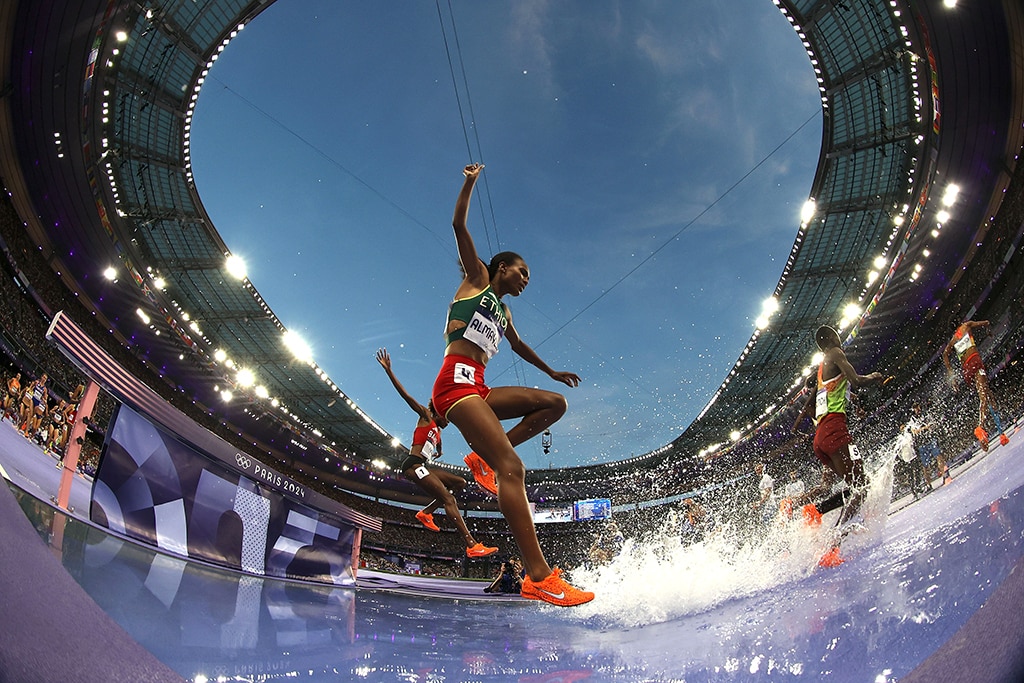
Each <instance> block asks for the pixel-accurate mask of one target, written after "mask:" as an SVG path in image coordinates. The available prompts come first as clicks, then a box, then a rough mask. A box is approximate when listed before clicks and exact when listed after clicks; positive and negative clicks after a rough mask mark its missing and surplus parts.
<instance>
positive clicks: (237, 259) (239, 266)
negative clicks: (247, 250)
mask: <svg viewBox="0 0 1024 683" xmlns="http://www.w3.org/2000/svg"><path fill="white" fill-rule="evenodd" d="M224 267H225V268H227V269H228V273H229V274H230V275H231V277H233V278H235V279H237V280H244V279H245V278H246V275H247V271H246V268H245V261H244V260H243V259H242V257H241V256H238V255H237V254H231V255H229V256H228V257H227V259H226V260H225V261H224Z"/></svg>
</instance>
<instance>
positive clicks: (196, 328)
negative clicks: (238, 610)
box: [0, 0, 1024, 482]
mask: <svg viewBox="0 0 1024 683" xmlns="http://www.w3.org/2000/svg"><path fill="white" fill-rule="evenodd" d="M765 1H766V2H767V1H768V0H765ZM774 2H775V4H776V5H777V6H778V7H779V9H780V11H782V13H783V14H784V15H785V16H786V17H787V18H788V19H789V20H790V22H791V24H792V25H793V29H794V40H800V41H801V42H802V44H803V45H804V47H805V48H806V50H807V53H808V60H809V63H808V68H811V69H813V70H814V72H815V75H816V76H817V78H818V83H819V86H820V92H821V101H822V108H823V113H824V117H823V121H824V125H823V139H822V151H821V157H820V160H819V164H818V170H817V173H816V177H815V180H814V183H813V187H812V192H811V195H812V198H813V199H814V206H813V211H809V213H808V214H807V218H806V220H805V221H804V223H802V224H801V225H800V226H799V230H798V233H797V238H796V240H795V242H794V244H793V248H792V251H791V254H790V257H789V260H788V261H787V263H786V265H785V267H784V270H783V272H782V273H781V274H780V280H779V283H778V285H777V287H776V290H775V293H774V298H775V300H776V302H777V304H778V310H777V312H775V313H774V314H773V315H771V317H770V318H767V319H766V321H765V322H766V324H765V325H764V327H763V329H759V330H758V331H757V332H755V333H754V335H753V336H752V337H751V339H750V342H749V343H748V344H747V346H746V347H745V348H744V350H743V351H742V353H741V355H740V357H739V358H738V359H737V361H736V363H735V365H734V367H733V369H732V370H731V371H730V373H729V374H728V376H727V377H725V378H723V381H722V384H721V386H720V388H719V389H718V391H717V392H716V393H715V394H714V396H711V397H708V399H709V400H708V405H707V407H706V408H705V410H704V411H703V412H702V413H701V415H700V416H699V417H698V418H697V420H696V421H695V422H694V423H693V424H692V425H691V426H690V427H688V428H687V429H686V430H685V431H684V433H683V434H682V435H680V436H679V438H677V439H676V440H675V441H673V442H672V443H671V444H666V446H665V447H664V448H662V449H659V451H658V452H656V453H653V454H646V455H644V456H641V457H639V458H634V459H633V460H634V461H636V462H635V464H632V463H631V462H625V461H624V462H620V463H611V464H607V465H599V466H594V467H592V468H574V469H573V470H569V471H563V472H555V471H548V472H537V473H533V474H532V475H531V476H532V477H533V478H534V479H533V480H534V481H535V482H538V481H550V482H558V481H569V480H570V479H587V478H588V473H587V472H586V471H580V470H593V471H594V473H597V472H600V471H605V470H607V468H608V467H614V468H617V469H620V470H629V469H631V468H632V467H634V466H648V465H650V464H652V463H654V462H656V461H657V462H662V461H665V460H673V459H675V460H678V459H686V458H693V457H695V456H697V455H698V454H702V453H704V452H706V449H708V448H709V447H714V446H715V445H721V444H724V443H727V442H728V441H729V440H730V439H732V438H734V437H735V436H736V435H739V434H744V433H749V432H751V431H752V430H753V429H755V428H756V427H757V425H758V424H760V423H762V422H764V421H765V420H769V419H771V418H772V417H773V415H775V414H777V413H778V411H779V410H781V409H782V407H783V406H785V405H786V403H787V401H789V400H791V399H792V397H793V395H794V393H795V392H796V391H797V389H798V386H799V384H800V381H801V373H803V372H804V369H805V368H806V367H808V365H809V364H810V362H811V356H812V353H813V350H814V349H813V332H814V330H815V329H816V328H817V327H818V326H819V325H821V324H833V325H835V326H840V324H841V323H840V321H841V319H843V318H844V315H845V316H846V318H847V320H846V323H845V324H844V325H843V330H842V331H843V333H844V334H845V335H848V336H849V337H850V338H851V339H853V338H854V337H856V339H855V343H853V344H851V345H850V346H849V351H848V352H849V353H850V355H851V358H853V359H855V361H856V362H864V363H868V364H870V362H871V361H872V360H873V359H877V358H878V357H879V356H881V355H882V354H884V353H886V352H887V351H888V350H889V349H890V347H892V345H893V344H894V343H895V341H894V340H895V339H896V338H897V334H896V332H895V331H894V328H898V327H899V325H896V324H894V323H896V322H897V321H899V320H923V319H925V318H926V317H927V316H928V315H930V312H931V311H933V310H934V309H935V308H937V307H939V306H941V305H942V303H943V301H944V298H945V294H946V293H948V292H949V291H950V288H951V287H952V285H953V284H955V283H956V281H957V279H958V277H959V276H958V273H960V272H962V271H963V270H964V269H965V268H966V267H967V265H968V264H969V263H970V261H971V258H972V256H973V254H974V252H975V249H976V247H977V244H978V243H979V242H980V241H981V239H983V237H984V231H985V226H986V222H987V221H988V220H989V218H990V217H991V216H992V215H993V213H994V211H995V209H997V208H998V205H999V202H1000V201H1001V199H1002V191H1003V190H1004V189H1005V188H1006V186H1007V184H1008V182H1009V176H1010V174H1011V172H1012V170H1013V166H1014V165H1015V163H1016V154H1017V152H1018V150H1019V149H1020V146H1021V142H1022V129H1021V121H1022V118H1024V113H1022V107H1024V105H1022V102H1024V93H1022V92H1021V88H1022V83H1024V73H1022V72H1024V66H1022V64H1024V59H1022V47H1024V10H1022V8H1021V7H1020V6H1019V4H1018V3H1016V2H1014V1H1013V0H1005V1H1003V2H988V3H974V4H972V5H971V6H970V7H964V8H961V9H958V10H957V11H956V12H949V11H947V10H945V9H944V8H943V7H942V6H941V5H940V3H938V2H933V1H931V0H929V1H928V2H919V1H916V0H915V1H911V2H906V1H904V0H899V1H895V0H887V1H884V2H883V1H881V0H846V1H845V2H834V1H832V0H817V1H807V0H804V1H798V2H783V1H781V0H774ZM268 4H269V3H265V2H253V1H250V2H243V1H241V0H209V1H207V2H196V1H195V0H166V1H164V2H149V3H136V2H115V1H111V0H81V1H79V2H59V3H36V2H27V1H21V2H8V3H4V4H3V6H2V8H0V37H2V39H3V45H7V46H10V48H9V50H6V51H4V52H2V53H0V73H2V74H3V76H4V85H3V97H2V99H0V141H2V143H0V144H2V146H0V174H2V177H3V180H4V183H5V185H6V188H7V189H8V191H9V192H11V195H12V200H13V202H14V204H15V206H16V208H17V209H18V211H19V213H20V215H21V216H23V217H24V218H25V219H26V221H27V229H28V231H29V233H30V235H31V236H32V238H33V240H34V241H35V242H36V243H37V244H38V245H39V246H40V248H41V250H42V251H43V253H44V254H45V256H46V258H47V259H48V261H49V263H50V265H51V266H52V268H53V270H54V271H55V272H56V273H58V274H59V277H60V278H61V279H62V280H63V281H64V283H65V284H66V285H67V286H68V287H69V288H70V289H71V290H72V291H74V292H76V293H77V295H78V296H79V298H80V299H81V300H82V301H83V302H84V303H85V305H86V307H87V308H89V309H91V310H92V311H94V313H95V315H96V317H97V318H98V319H100V320H102V321H103V322H104V323H105V324H106V325H107V327H108V329H109V330H110V331H111V334H113V335H114V336H115V337H116V338H117V339H118V340H119V341H121V342H122V343H124V344H125V345H127V346H128V347H129V348H131V349H132V350H133V351H134V352H135V353H136V354H138V355H139V356H140V357H143V358H145V359H146V360H147V362H148V363H149V364H150V365H151V366H153V367H154V368H156V369H158V371H159V372H161V373H162V374H163V375H164V376H165V377H166V378H168V379H169V381H170V382H171V383H172V384H174V385H177V386H178V387H180V388H181V389H182V390H183V391H186V392H187V393H188V394H189V395H191V396H195V397H196V398H198V399H202V400H203V401H205V402H206V403H208V404H210V403H213V402H214V400H213V398H212V397H213V396H214V393H215V389H216V390H219V391H223V390H224V389H226V388H230V389H231V390H232V391H233V393H234V395H235V399H236V400H234V401H233V402H232V403H231V405H230V406H221V407H218V411H220V412H222V413H223V414H224V416H225V417H226V419H228V421H230V422H231V423H233V424H238V425H241V426H243V427H245V428H247V429H252V430H254V431H255V430H258V429H260V427H259V426H258V425H257V424H256V423H257V422H258V421H259V420H261V419H263V418H264V417H268V416H269V417H271V418H272V420H264V421H263V424H274V425H276V428H277V429H280V428H282V427H283V426H287V428H288V430H289V431H291V432H294V433H295V434H297V435H301V439H300V441H301V442H302V445H299V444H298V443H293V444H292V445H288V444H285V445H284V446H282V449H283V450H284V451H286V452H287V451H288V450H289V449H292V448H293V446H294V448H295V449H299V450H301V451H306V450H307V449H308V448H309V446H310V445H314V446H316V447H319V448H320V449H322V450H323V451H325V452H327V453H328V454H330V455H331V456H332V457H335V456H338V457H341V458H345V459H354V460H357V461H364V462H365V461H370V460H373V459H377V458H383V459H385V460H387V461H389V462H392V463H395V462H397V459H398V458H399V457H400V454H399V451H398V449H396V447H395V442H393V439H392V437H391V435H390V434H387V433H386V431H385V430H383V429H382V428H380V427H379V426H378V425H377V424H376V423H374V422H373V420H372V418H371V417H370V416H368V415H366V414H365V413H364V412H363V411H362V410H361V409H360V408H359V407H358V406H357V405H355V404H354V403H352V402H351V401H350V400H349V399H348V398H347V397H346V396H345V393H344V388H343V387H341V386H339V385H337V384H336V383H335V382H334V380H332V379H331V378H330V377H328V376H327V375H326V374H325V373H324V372H323V371H322V370H321V369H320V368H318V367H317V366H316V365H315V363H313V362H312V361H311V360H309V359H308V358H307V359H303V358H302V357H301V356H302V354H301V353H298V354H296V353H295V352H294V351H293V350H290V349H289V348H287V347H286V345H285V343H284V340H285V333H286V330H285V328H284V326H283V325H282V324H281V322H280V321H279V320H278V319H277V317H276V316H275V314H274V312H273V311H272V310H271V309H270V308H269V307H268V306H267V305H266V303H265V302H264V301H263V299H262V297H261V296H260V294H259V292H258V291H257V290H256V288H255V287H254V286H253V284H252V283H251V282H249V281H248V280H247V279H245V278H244V277H243V278H241V279H239V278H238V277H236V275H234V274H232V272H231V269H230V267H229V264H228V262H227V257H228V256H229V255H230V249H229V247H228V246H227V245H226V244H224V242H223V240H222V239H221V238H220V236H219V235H218V233H217V230H216V227H215V226H214V225H213V224H212V223H211V221H210V219H209V217H208V216H207V214H206V212H205V210H204V208H203V206H202V204H201V202H200V201H199V198H198V194H197V192H196V189H195V186H194V184H193V182H192V175H191V168H190V142H189V139H190V126H191V117H192V113H193V110H194V106H195V103H196V101H197V99H198V97H199V95H200V91H201V89H202V86H203V83H204V79H205V77H206V75H207V73H208V70H209V68H210V66H211V65H212V64H213V62H214V61H215V60H216V59H217V57H218V55H219V54H220V53H221V52H222V51H223V50H224V49H225V48H226V47H227V46H228V44H229V43H230V41H231V39H232V38H233V37H234V36H235V35H236V34H237V32H238V31H239V30H242V29H243V27H244V25H245V24H247V23H248V22H250V21H253V20H258V15H259V13H260V12H261V11H262V10H264V9H265V8H266V7H267V6H268ZM951 182H956V183H958V184H959V187H960V193H961V194H960V198H959V200H958V207H959V208H958V211H957V213H956V215H955V216H953V217H950V218H946V217H945V216H940V215H939V211H941V210H943V208H944V207H943V206H942V197H943V194H944V192H945V191H946V187H947V186H948V184H949V183H951ZM794 227H796V226H794ZM933 231H936V234H941V240H938V239H937V238H936V237H933V236H932V235H933ZM939 231H941V233H939ZM925 253H930V254H931V256H930V257H929V258H928V260H927V267H922V268H918V266H920V265H921V264H922V262H923V261H922V258H923V256H922V255H923V254H925ZM99 263H109V264H111V265H113V266H115V267H116V269H117V271H118V272H119V273H120V275H119V277H117V280H116V281H113V280H107V279H104V278H102V277H99V276H98V275H97V273H96V264H99ZM851 304H852V305H854V306H855V307H856V308H849V306H850V305H851ZM139 311H141V312H142V313H143V314H144V315H140V313H139ZM157 332H159V333H160V334H159V335H157V334H156V333H157ZM901 339H902V338H901ZM902 341H905V340H902ZM243 367H249V368H258V369H259V374H260V378H261V381H262V382H263V385H262V387H260V388H258V387H257V386H255V385H253V386H244V384H245V382H244V381H240V380H239V378H238V376H237V370H238V369H239V368H243ZM238 399H241V400H238ZM295 455H296V453H295V451H294V449H293V451H292V453H291V456H289V457H294V456H295ZM336 464H337V463H336V462H332V463H331V465H336Z"/></svg>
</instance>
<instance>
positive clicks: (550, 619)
mask: <svg viewBox="0 0 1024 683" xmlns="http://www.w3.org/2000/svg"><path fill="white" fill-rule="evenodd" d="M1022 443H1024V436H1022V435H1018V436H1016V437H1015V438H1014V439H1013V441H1011V444H1010V445H1009V446H1007V447H1000V448H996V449H994V450H993V451H992V452H991V453H990V454H988V455H987V456H985V457H976V458H974V459H973V460H971V461H969V462H968V463H967V465H966V466H965V467H963V468H961V469H960V470H958V471H955V472H954V474H955V476H956V479H955V481H954V483H953V484H952V485H950V486H946V487H943V488H940V489H937V490H936V491H934V492H933V493H932V494H931V495H929V496H927V497H925V498H924V499H922V500H921V501H919V502H917V503H915V504H913V505H911V506H909V507H907V508H905V509H903V510H901V511H900V512H897V513H895V514H893V515H890V516H889V518H888V520H887V524H886V526H885V528H884V530H882V532H881V533H880V534H879V535H878V537H877V538H875V539H873V540H871V541H870V542H865V543H864V544H862V546H861V547H859V548H857V549H856V550H855V551H853V552H851V553H850V554H849V556H848V560H847V562H846V563H845V564H843V565H841V566H840V567H837V568H834V569H815V570H813V571H808V572H805V573H803V574H800V575H795V576H794V577H793V578H792V579H791V580H782V581H780V582H778V583H776V584H775V585H773V586H772V587H771V588H768V589H765V590H756V591H754V592H749V593H745V594H743V595H736V596H729V595H728V594H726V595H718V596H715V597H714V599H709V600H708V601H707V604H708V606H706V607H704V608H700V609H693V608H692V607H686V606H685V605H683V603H680V602H678V601H676V600H675V598H668V597H667V598H666V600H665V603H666V605H665V612H664V614H662V615H661V616H659V617H657V618H648V619H647V620H646V621H645V620H643V619H641V620H640V621H639V622H638V621H637V620H636V619H633V620H632V621H628V622H626V621H624V620H623V618H622V612H623V611H624V610H623V608H622V606H623V605H628V604H629V601H630V596H629V594H626V593H623V592H619V593H617V594H615V595H611V594H609V592H608V591H607V590H606V591H605V594H602V593H601V592H598V597H597V600H596V601H595V602H594V603H592V606H591V607H589V608H588V609H568V610H566V609H559V608H554V607H548V606H543V605H540V604H538V603H535V602H527V601H520V600H511V601H509V600H505V601H491V600H485V599H482V598H484V597H485V596H484V594H483V593H482V587H483V585H484V584H482V583H479V582H454V581H439V582H436V583H435V582H432V581H429V580H423V579H421V580H408V579H404V578H401V577H394V576H387V575H383V576H375V575H372V574H369V573H363V574H361V577H360V579H361V580H360V584H361V587H360V589H359V590H350V589H331V588H327V587H322V586H310V585H305V584H299V583H294V582H282V581H276V580H266V579H260V578H255V577H251V576H244V575H239V574H237V573H231V572H225V571H221V570H218V569H214V568H210V567H205V566H201V565H197V564H194V563H190V562H185V561H183V560H179V559H177V558H173V557H169V556H166V555H160V554H156V553H154V552H152V551H150V550H149V549H147V548H144V547H141V546H138V545H136V544H134V543H131V542H127V541H124V540H121V539H119V538H116V537H114V536H111V535H109V534H107V533H106V532H104V531H102V530H100V529H97V528H94V527H92V526H90V525H89V524H86V523H84V522H81V521H77V520H75V519H71V520H69V522H68V524H67V527H66V529H65V531H64V534H63V543H62V550H61V554H60V556H61V561H62V563H63V565H64V567H65V568H66V569H67V571H68V572H69V573H70V574H71V575H72V576H73V577H74V578H75V580H76V581H77V582H78V583H79V584H80V585H81V586H82V587H83V588H84V589H85V590H86V591H87V592H88V594H89V595H90V596H91V597H92V598H93V599H94V600H95V601H96V602H97V603H98V604H99V605H100V606H101V607H102V608H103V609H104V610H105V611H106V612H107V613H108V614H109V615H110V616H112V617H113V618H114V619H115V620H116V621H117V622H118V623H119V624H120V625H121V626H122V627H123V628H124V629H125V630H126V631H127V632H128V633H129V634H131V635H132V636H133V637H134V638H135V639H136V640H137V641H138V642H140V643H141V644H142V645H143V646H144V647H145V648H146V649H148V650H149V651H151V652H152V653H153V654H155V655H156V656H157V657H158V658H159V659H160V660H161V661H163V662H164V663H166V664H167V665H169V666H170V667H171V668H173V669H174V670H176V671H178V672H179V673H180V674H181V675H182V676H183V677H185V678H186V679H189V680H197V681H202V680H211V681H212V680H217V679H218V677H223V678H222V679H221V680H245V681H263V680H276V679H282V680H283V679H288V680H308V681H348V680H370V681H466V680H473V681H492V680H493V681H499V680H501V681H504V680H518V681H574V680H587V681H640V680H642V681H661V680H666V681H667V680H686V681H732V680H736V681H741V680H742V681H788V680H794V681H796V680H800V681H816V680H821V679H823V678H828V679H829V680H833V681H890V680H896V679H898V678H900V677H902V676H904V675H906V674H907V673H908V672H910V671H911V670H912V669H913V668H914V667H915V666H917V665H918V664H920V663H921V662H922V661H924V660H925V659H926V658H927V657H928V656H929V655H931V654H932V653H933V652H935V651H936V650H937V649H939V648H940V647H941V646H942V645H943V643H945V642H946V641H947V639H949V638H950V637H951V636H952V635H953V634H954V633H955V632H956V631H957V630H958V629H959V628H960V627H961V626H962V625H963V624H964V623H965V622H966V621H967V619H968V618H969V617H970V616H971V615H972V614H974V612H975V611H977V610H978V608H979V607H981V605H982V604H983V603H984V602H985V600H986V599H987V598H988V597H989V596H990V595H991V593H992V592H993V591H994V590H995V588H996V587H997V586H998V585H999V584H1000V583H1001V582H1002V581H1003V579H1004V578H1005V577H1006V576H1007V575H1008V573H1009V572H1010V570H1011V568H1012V567H1013V566H1014V565H1015V564H1016V563H1017V562H1018V561H1019V560H1020V559H1021V557H1022V556H1024V495H1022V486H1024V460H1022V458H1024V447H1022V446H1021V444H1022ZM0 463H2V464H3V466H4V469H5V470H6V471H7V473H8V476H9V477H10V479H11V480H12V482H13V483H14V484H15V490H16V493H17V494H18V498H19V501H20V502H21V505H22V508H23V509H24V510H25V511H26V513H27V514H28V516H29V518H30V519H32V521H33V522H34V524H35V525H36V528H37V529H38V530H39V532H40V535H41V536H42V537H43V538H44V539H48V540H50V539H51V529H52V523H53V519H54V516H55V514H59V513H55V511H54V510H53V508H52V507H51V506H50V505H48V504H46V503H45V502H40V501H39V500H37V498H42V499H44V500H45V499H46V498H48V495H46V491H47V490H48V487H53V490H54V491H55V490H56V475H57V470H56V468H54V466H53V464H54V461H53V460H52V459H51V458H49V457H48V456H46V455H44V454H42V453H41V452H39V451H38V450H36V449H35V448H34V447H32V446H30V445H29V444H27V442H25V441H24V440H23V439H21V438H20V437H18V436H16V435H15V434H14V432H13V430H11V429H10V426H9V424H7V423H4V424H3V425H0ZM76 487H77V490H76V491H75V494H76V495H81V492H82V491H83V490H85V489H86V487H87V483H86V482H85V480H79V481H78V483H76ZM26 491H27V493H26ZM86 493H87V492H86ZM75 501H76V498H75V497H74V496H73V499H72V504H73V505H74V504H75ZM78 504H79V506H81V505H83V502H81V501H80V502H79V503H78ZM78 509H79V510H84V507H79V508H78ZM743 569H744V570H746V569H748V568H747V567H744V568H743ZM760 569H761V568H760V567H758V566H757V565H756V564H751V565H750V566H749V571H750V572H757V571H759V570H760ZM671 576H672V577H673V580H674V581H676V582H677V584H676V585H673V586H670V587H666V589H665V593H666V595H667V596H668V595H671V596H678V595H686V594H690V593H692V594H696V595H699V594H700V593H701V592H702V591H706V590H707V589H706V587H705V586H703V585H702V581H701V578H702V575H701V574H700V572H699V571H690V570H688V569H687V568H686V567H685V566H681V565H680V566H677V567H675V571H674V573H673V574H671ZM752 576H753V575H752ZM626 585H628V584H626ZM645 595H647V593H645ZM460 596H461V597H460ZM602 601H603V602H604V605H602Z"/></svg>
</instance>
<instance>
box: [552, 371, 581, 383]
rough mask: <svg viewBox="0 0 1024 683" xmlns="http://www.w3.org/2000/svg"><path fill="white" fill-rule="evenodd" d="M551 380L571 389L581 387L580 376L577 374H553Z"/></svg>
mask: <svg viewBox="0 0 1024 683" xmlns="http://www.w3.org/2000/svg"><path fill="white" fill-rule="evenodd" d="M551 379H553V380H555V381H556V382H561V383H562V384H564V385H566V386H569V387H578V386H579V385H580V376H579V375H577V374H576V373H575V372H552V373H551Z"/></svg>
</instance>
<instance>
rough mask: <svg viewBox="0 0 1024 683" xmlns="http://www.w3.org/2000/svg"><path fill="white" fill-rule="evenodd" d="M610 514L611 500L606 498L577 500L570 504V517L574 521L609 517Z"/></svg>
mask: <svg viewBox="0 0 1024 683" xmlns="http://www.w3.org/2000/svg"><path fill="white" fill-rule="evenodd" d="M611 516H612V501H611V500H610V499H608V498H591V499H590V500H577V501H576V502H575V503H573V505H572V517H573V519H575V520H576V521H584V520H588V519H610V518H611Z"/></svg>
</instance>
